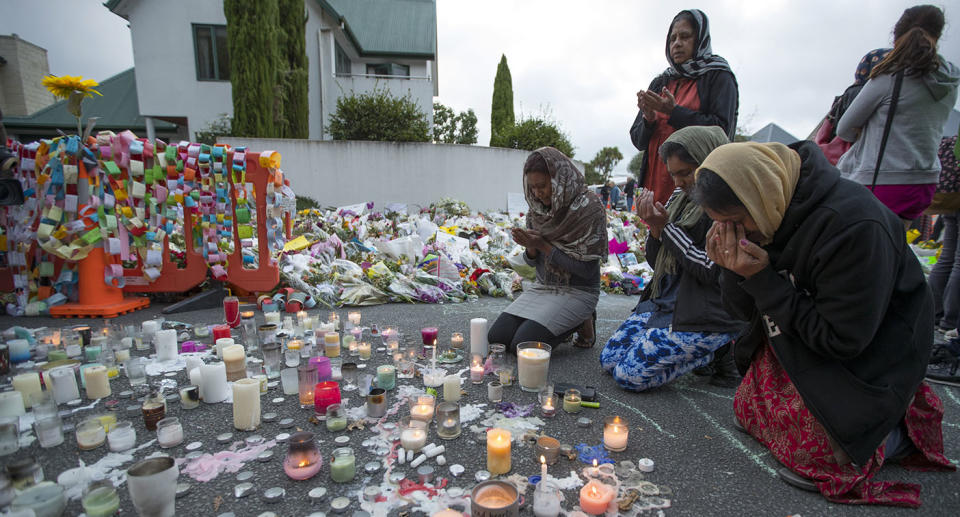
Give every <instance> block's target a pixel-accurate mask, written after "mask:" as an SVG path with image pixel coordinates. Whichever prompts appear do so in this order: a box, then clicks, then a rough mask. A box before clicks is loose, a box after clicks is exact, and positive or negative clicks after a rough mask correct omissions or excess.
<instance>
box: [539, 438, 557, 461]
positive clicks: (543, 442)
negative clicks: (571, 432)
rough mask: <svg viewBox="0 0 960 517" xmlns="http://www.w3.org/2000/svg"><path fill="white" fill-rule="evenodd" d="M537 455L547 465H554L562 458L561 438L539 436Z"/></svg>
mask: <svg viewBox="0 0 960 517" xmlns="http://www.w3.org/2000/svg"><path fill="white" fill-rule="evenodd" d="M537 456H539V457H540V458H542V459H543V462H544V463H545V464H546V465H553V464H554V463H556V462H557V460H558V459H559V458H560V440H557V439H556V438H553V437H550V436H541V437H540V438H537Z"/></svg>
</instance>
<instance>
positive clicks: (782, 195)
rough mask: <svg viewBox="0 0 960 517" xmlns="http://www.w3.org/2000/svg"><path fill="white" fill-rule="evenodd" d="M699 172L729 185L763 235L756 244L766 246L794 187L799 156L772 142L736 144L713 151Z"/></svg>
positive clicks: (781, 218)
mask: <svg viewBox="0 0 960 517" xmlns="http://www.w3.org/2000/svg"><path fill="white" fill-rule="evenodd" d="M701 169H710V170H711V171H713V172H715V173H717V175H718V176H720V178H721V179H723V181H724V182H726V184H727V185H729V186H730V189H731V190H733V193H734V194H736V195H737V198H739V199H740V201H741V202H742V203H743V205H744V206H745V207H746V208H747V212H749V213H750V217H752V218H753V220H754V222H756V224H757V228H758V229H759V230H760V233H761V234H763V241H762V242H760V245H761V246H765V245H767V244H770V242H771V241H773V234H774V233H776V231H777V229H778V228H780V223H781V222H782V221H783V214H784V213H785V212H786V211H787V206H789V205H790V200H791V199H792V198H793V191H794V190H795V189H796V188H797V180H798V179H799V178H800V155H799V154H797V152H796V151H794V150H793V149H790V148H789V147H787V146H785V145H783V144H780V143H776V142H770V143H766V144H761V143H757V142H740V143H733V144H727V145H722V146H720V147H718V148H716V149H714V151H713V152H712V153H710V156H707V159H706V160H704V161H703V163H701V164H700V168H699V169H697V173H698V174H699V172H700V170H701Z"/></svg>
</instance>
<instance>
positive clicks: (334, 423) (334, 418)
mask: <svg viewBox="0 0 960 517" xmlns="http://www.w3.org/2000/svg"><path fill="white" fill-rule="evenodd" d="M326 414H327V431H331V432H337V431H343V430H344V429H346V428H347V416H346V413H344V411H343V408H341V407H340V404H330V405H329V406H327V413H326Z"/></svg>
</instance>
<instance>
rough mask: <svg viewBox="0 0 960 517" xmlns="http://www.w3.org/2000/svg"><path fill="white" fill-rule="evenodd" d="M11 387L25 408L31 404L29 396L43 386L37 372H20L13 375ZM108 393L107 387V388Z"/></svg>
mask: <svg viewBox="0 0 960 517" xmlns="http://www.w3.org/2000/svg"><path fill="white" fill-rule="evenodd" d="M103 378H104V379H106V378H107V369H106V368H104V369H103ZM13 389H14V390H16V391H19V392H20V395H21V396H22V397H23V405H24V407H26V408H29V407H30V406H31V402H30V396H31V395H33V394H34V393H40V392H41V391H43V388H41V387H40V374H38V373H37V372H27V373H21V374H20V375H16V376H14V377H13ZM107 391H108V393H107V394H108V395H109V388H107Z"/></svg>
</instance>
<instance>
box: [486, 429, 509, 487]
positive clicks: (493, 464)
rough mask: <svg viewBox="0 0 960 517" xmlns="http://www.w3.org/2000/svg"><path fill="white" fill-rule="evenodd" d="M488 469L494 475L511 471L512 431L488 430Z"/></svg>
mask: <svg viewBox="0 0 960 517" xmlns="http://www.w3.org/2000/svg"><path fill="white" fill-rule="evenodd" d="M487 471H489V472H490V474H492V475H494V476H498V475H500V474H506V473H507V472H510V431H508V430H506V429H500V428H494V429H488V430H487Z"/></svg>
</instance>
